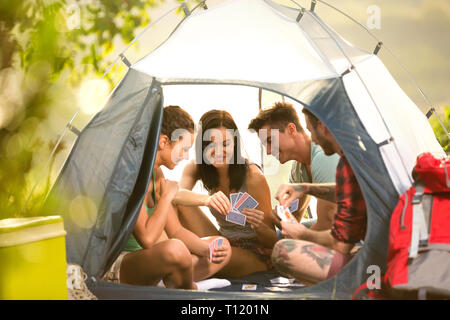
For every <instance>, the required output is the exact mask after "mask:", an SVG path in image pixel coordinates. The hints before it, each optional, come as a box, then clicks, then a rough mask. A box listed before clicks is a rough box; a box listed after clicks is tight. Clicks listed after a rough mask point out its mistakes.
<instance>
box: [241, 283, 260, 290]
mask: <svg viewBox="0 0 450 320" xmlns="http://www.w3.org/2000/svg"><path fill="white" fill-rule="evenodd" d="M256 287H257V285H256V284H243V285H242V290H251V291H254V290H256Z"/></svg>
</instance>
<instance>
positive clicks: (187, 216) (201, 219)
mask: <svg viewBox="0 0 450 320" xmlns="http://www.w3.org/2000/svg"><path fill="white" fill-rule="evenodd" d="M177 208H178V217H179V219H180V222H181V224H182V225H183V226H184V227H185V228H186V229H188V230H190V231H192V232H193V233H195V234H196V235H198V236H199V237H207V236H214V235H219V231H218V230H217V229H216V227H215V226H214V224H212V222H211V221H210V220H209V219H208V217H207V216H206V215H205V214H204V213H203V211H202V210H201V209H200V208H199V207H184V206H177ZM231 249H232V252H231V259H230V261H229V262H228V263H227V264H226V265H225V266H223V267H222V266H221V267H220V268H218V270H220V271H218V272H217V271H215V272H213V273H209V274H215V273H216V272H217V275H218V276H220V277H224V278H241V277H244V276H246V275H249V274H251V273H254V272H257V271H266V270H267V266H266V264H265V263H264V262H262V261H261V260H260V259H259V258H258V256H257V255H256V254H254V253H253V252H251V251H249V250H246V249H242V248H238V247H231ZM197 258H198V257H197ZM194 262H195V261H193V264H194V265H195V264H197V263H198V264H199V265H202V266H201V267H200V266H199V267H195V269H196V270H197V268H198V270H199V271H198V272H199V274H198V275H196V276H194V277H195V279H199V278H201V277H203V279H205V278H206V277H204V274H205V273H204V271H203V270H205V269H207V267H206V266H205V265H204V263H205V262H195V263H194ZM214 269H216V268H214ZM195 273H197V271H195Z"/></svg>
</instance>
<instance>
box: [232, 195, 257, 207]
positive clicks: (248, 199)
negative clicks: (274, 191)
mask: <svg viewBox="0 0 450 320" xmlns="http://www.w3.org/2000/svg"><path fill="white" fill-rule="evenodd" d="M257 206H258V202H257V201H256V200H255V199H254V198H253V197H252V196H251V195H249V194H248V193H247V192H245V193H244V194H243V195H242V197H241V198H240V199H239V200H238V201H237V202H236V204H235V205H234V208H236V209H237V210H238V211H239V212H242V210H244V209H246V208H250V209H254V208H256V207H257Z"/></svg>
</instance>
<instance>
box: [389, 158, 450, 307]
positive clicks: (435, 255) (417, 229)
mask: <svg viewBox="0 0 450 320" xmlns="http://www.w3.org/2000/svg"><path fill="white" fill-rule="evenodd" d="M413 177H414V180H415V183H414V185H413V186H412V187H411V188H410V189H409V190H407V191H406V192H405V193H404V194H403V195H401V196H400V199H399V202H398V204H397V206H396V208H395V210H394V212H393V213H392V217H391V224H390V229H389V248H388V258H387V271H386V274H385V277H384V282H385V284H386V286H384V289H387V294H388V297H390V298H407V299H410V298H419V299H424V298H431V299H432V298H445V297H447V298H448V297H450V159H449V158H448V157H447V159H438V158H435V157H433V156H432V155H431V154H430V153H424V154H421V155H420V156H418V157H417V163H416V167H415V168H414V171H413ZM383 291H384V290H383Z"/></svg>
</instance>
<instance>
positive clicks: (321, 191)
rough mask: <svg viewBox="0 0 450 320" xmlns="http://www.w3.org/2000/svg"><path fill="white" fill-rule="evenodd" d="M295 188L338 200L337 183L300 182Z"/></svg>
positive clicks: (320, 196)
mask: <svg viewBox="0 0 450 320" xmlns="http://www.w3.org/2000/svg"><path fill="white" fill-rule="evenodd" d="M295 189H296V190H297V191H300V192H304V193H307V194H310V195H312V196H314V197H316V198H319V199H323V200H327V201H330V202H336V184H335V183H317V184H300V185H298V186H297V187H296V188H295Z"/></svg>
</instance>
